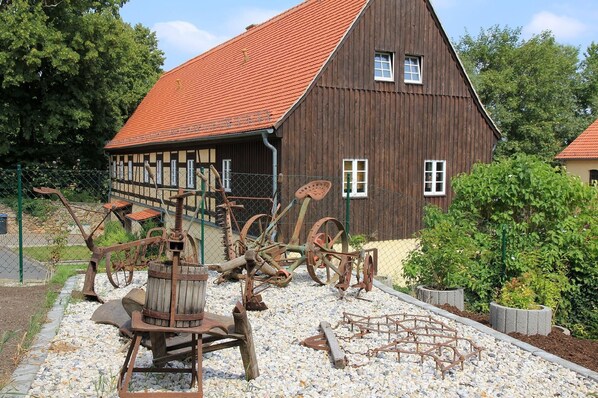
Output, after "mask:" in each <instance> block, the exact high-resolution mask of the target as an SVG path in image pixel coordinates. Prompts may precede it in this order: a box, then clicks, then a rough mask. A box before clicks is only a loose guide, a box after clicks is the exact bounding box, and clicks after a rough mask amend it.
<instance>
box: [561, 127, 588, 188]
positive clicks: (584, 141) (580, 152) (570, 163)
mask: <svg viewBox="0 0 598 398" xmlns="http://www.w3.org/2000/svg"><path fill="white" fill-rule="evenodd" d="M556 158H557V159H558V160H562V161H563V162H564V163H565V166H566V167H567V171H568V172H569V173H571V174H573V175H578V176H579V177H580V178H581V180H582V181H583V182H585V183H586V184H593V183H598V119H597V120H595V121H594V123H592V124H591V125H590V126H589V127H588V128H587V129H586V130H585V131H584V132H583V133H581V134H580V135H579V137H577V138H576V139H575V140H574V141H573V142H572V143H571V144H569V145H568V146H567V148H565V149H564V150H563V151H562V152H561V153H559V154H558V155H557V156H556Z"/></svg>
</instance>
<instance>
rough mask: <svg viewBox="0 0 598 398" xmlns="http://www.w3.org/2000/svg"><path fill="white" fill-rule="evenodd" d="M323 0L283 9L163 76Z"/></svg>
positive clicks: (308, 1)
mask: <svg viewBox="0 0 598 398" xmlns="http://www.w3.org/2000/svg"><path fill="white" fill-rule="evenodd" d="M321 1H322V0H304V1H302V2H301V3H299V4H297V5H296V6H294V7H291V8H289V9H288V10H286V11H283V12H281V13H280V14H277V15H275V16H273V17H272V18H270V19H268V20H267V21H264V22H262V23H260V24H257V25H255V26H254V27H252V28H251V29H248V30H245V31H244V32H241V33H239V34H238V35H236V36H234V37H231V38H230V39H228V40H226V41H225V42H223V43H220V44H218V45H217V46H216V47H212V48H210V49H209V50H208V51H206V52H203V53H201V54H199V55H197V56H195V57H193V58H191V59H190V60H188V61H185V62H183V63H182V64H180V65H178V66H176V67H174V68H172V69H171V70H169V71H167V72H165V73H164V74H162V76H167V75H169V74H171V73H172V72H174V71H177V70H179V69H183V68H185V67H187V66H188V65H191V64H193V63H195V62H197V61H199V60H201V59H203V58H205V57H207V56H208V55H210V54H211V53H213V52H215V51H217V50H220V49H221V48H223V47H226V46H228V45H231V44H232V43H235V42H237V41H239V40H241V39H242V38H244V37H245V36H248V35H250V34H253V33H255V32H257V31H258V30H262V29H263V28H264V27H266V26H269V25H271V24H273V23H274V22H275V21H278V20H280V19H283V18H285V17H287V16H289V15H291V14H293V13H295V12H297V11H298V10H299V9H302V8H304V7H307V5H308V4H309V3H313V2H321Z"/></svg>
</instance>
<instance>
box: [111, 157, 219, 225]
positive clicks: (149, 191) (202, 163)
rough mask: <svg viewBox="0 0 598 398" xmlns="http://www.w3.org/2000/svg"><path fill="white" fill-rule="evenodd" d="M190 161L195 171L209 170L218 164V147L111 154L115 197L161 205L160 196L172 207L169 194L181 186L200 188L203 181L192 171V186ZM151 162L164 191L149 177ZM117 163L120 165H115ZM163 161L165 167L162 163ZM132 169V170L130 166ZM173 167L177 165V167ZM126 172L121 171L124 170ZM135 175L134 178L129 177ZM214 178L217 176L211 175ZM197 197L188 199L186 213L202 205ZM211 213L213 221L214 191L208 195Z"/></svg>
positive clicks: (209, 212) (150, 205) (208, 206)
mask: <svg viewBox="0 0 598 398" xmlns="http://www.w3.org/2000/svg"><path fill="white" fill-rule="evenodd" d="M187 160H192V161H193V167H194V170H201V169H202V168H203V169H204V171H207V170H209V168H210V165H215V162H216V150H215V149H214V148H205V149H197V150H177V151H161V152H149V153H129V154H114V155H111V157H110V161H111V162H112V163H113V165H112V167H111V170H112V189H111V194H112V196H113V197H115V198H120V199H125V200H129V201H131V202H133V203H135V204H136V205H143V206H147V207H154V208H161V207H162V204H161V202H160V198H163V200H164V202H165V204H166V205H167V206H169V207H170V208H171V210H172V208H173V205H174V202H173V201H170V200H169V197H170V196H172V195H174V194H175V192H176V191H177V190H178V188H179V187H180V188H184V189H195V190H197V189H200V188H201V180H200V179H199V178H198V177H197V176H196V175H195V173H192V174H191V175H192V176H193V177H194V178H193V185H192V186H189V181H188V177H189V174H188V170H187V166H188V163H187ZM146 162H147V164H148V165H149V167H150V169H151V172H152V174H153V175H154V178H155V179H156V180H157V182H158V187H159V189H160V190H161V191H162V194H159V193H158V192H156V188H155V185H154V181H153V180H152V179H151V178H149V176H148V174H147V172H146V171H145V167H144V165H145V163H146ZM114 163H115V164H116V166H114ZM160 163H161V164H162V169H160V168H159V164H160ZM129 166H132V169H131V170H130V167H129ZM172 166H175V168H173V167H172ZM121 168H122V169H123V170H122V171H119V170H120V169H121ZM129 177H132V178H129ZM209 177H210V179H211V181H213V176H209ZM198 203H199V202H198V200H197V197H195V196H191V197H189V198H187V200H186V203H185V213H186V215H191V214H193V212H194V211H195V209H196V207H197V205H198ZM206 203H207V206H206V207H207V208H208V210H209V211H208V214H209V215H210V216H211V217H210V221H213V220H214V210H213V209H215V205H216V203H215V198H214V195H213V193H210V195H209V196H208V198H207V202H206Z"/></svg>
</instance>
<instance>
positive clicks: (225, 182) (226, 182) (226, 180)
mask: <svg viewBox="0 0 598 398" xmlns="http://www.w3.org/2000/svg"><path fill="white" fill-rule="evenodd" d="M231 168H232V160H231V159H222V188H224V191H225V192H230V191H231V175H230V173H231Z"/></svg>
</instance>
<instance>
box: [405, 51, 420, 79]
mask: <svg viewBox="0 0 598 398" xmlns="http://www.w3.org/2000/svg"><path fill="white" fill-rule="evenodd" d="M421 82H422V69H421V57H414V56H411V55H407V56H406V57H405V83H421Z"/></svg>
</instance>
